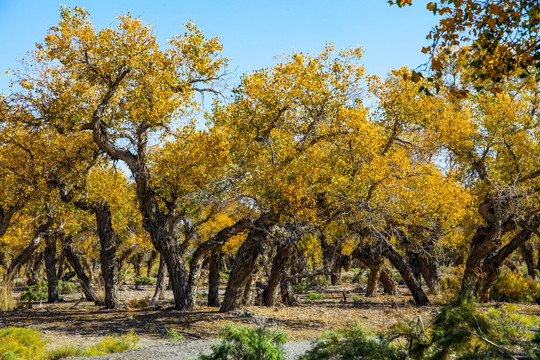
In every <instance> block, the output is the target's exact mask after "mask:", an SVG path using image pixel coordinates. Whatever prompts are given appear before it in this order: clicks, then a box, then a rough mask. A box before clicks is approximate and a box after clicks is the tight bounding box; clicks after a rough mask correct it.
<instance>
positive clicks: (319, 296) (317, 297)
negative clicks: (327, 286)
mask: <svg viewBox="0 0 540 360" xmlns="http://www.w3.org/2000/svg"><path fill="white" fill-rule="evenodd" d="M307 299H308V300H322V299H324V295H323V294H318V293H309V295H308V296H307Z"/></svg>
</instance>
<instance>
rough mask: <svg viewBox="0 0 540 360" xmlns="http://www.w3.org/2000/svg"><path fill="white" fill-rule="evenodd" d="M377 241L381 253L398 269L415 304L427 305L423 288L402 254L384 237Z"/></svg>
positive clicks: (427, 300)
mask: <svg viewBox="0 0 540 360" xmlns="http://www.w3.org/2000/svg"><path fill="white" fill-rule="evenodd" d="M379 242H380V244H379V245H377V246H381V251H382V255H384V256H385V257H386V258H387V259H388V260H390V262H391V263H392V265H393V266H394V267H395V268H396V269H397V271H399V273H400V275H401V277H402V278H403V281H404V282H405V285H407V288H409V290H410V291H411V294H412V296H413V298H414V302H415V303H416V305H429V299H428V297H427V296H426V294H425V293H424V290H422V287H421V286H420V284H419V283H418V282H417V281H416V279H415V277H414V276H413V272H412V269H411V267H410V266H409V264H407V262H406V261H405V259H403V256H401V254H400V253H399V252H397V250H396V249H394V246H393V245H392V244H390V243H389V242H388V241H387V240H386V239H380V240H379Z"/></svg>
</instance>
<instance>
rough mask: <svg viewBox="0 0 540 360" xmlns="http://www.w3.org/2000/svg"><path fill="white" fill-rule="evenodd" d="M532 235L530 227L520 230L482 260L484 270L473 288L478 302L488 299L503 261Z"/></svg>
mask: <svg viewBox="0 0 540 360" xmlns="http://www.w3.org/2000/svg"><path fill="white" fill-rule="evenodd" d="M532 235H533V231H532V230H531V229H530V228H527V229H522V230H520V231H519V232H518V233H517V234H516V235H515V236H514V237H513V238H512V240H511V241H510V242H509V243H508V244H506V245H505V246H504V247H503V248H502V249H500V250H499V251H497V252H496V253H495V254H493V255H491V256H488V257H487V258H486V259H485V260H484V264H483V270H484V272H483V274H482V276H481V277H480V278H479V279H477V282H476V289H475V290H476V295H477V298H478V300H479V301H480V302H487V301H489V289H490V288H491V286H492V285H493V284H494V283H495V281H496V280H497V278H498V277H499V275H500V274H501V268H502V266H503V264H504V262H505V261H506V259H507V258H508V257H509V256H510V255H511V254H512V253H513V252H514V251H516V250H517V249H518V248H519V247H520V246H522V245H523V244H525V243H526V242H527V241H529V239H530V238H531V237H532Z"/></svg>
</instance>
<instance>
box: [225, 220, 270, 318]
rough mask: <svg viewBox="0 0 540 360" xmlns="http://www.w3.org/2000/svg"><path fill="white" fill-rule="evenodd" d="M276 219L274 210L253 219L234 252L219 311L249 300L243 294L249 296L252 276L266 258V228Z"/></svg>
mask: <svg viewBox="0 0 540 360" xmlns="http://www.w3.org/2000/svg"><path fill="white" fill-rule="evenodd" d="M278 221H279V214H277V213H274V212H267V213H263V214H262V215H261V216H260V217H259V219H257V220H256V221H255V223H254V225H253V227H252V229H251V230H250V232H249V234H248V236H247V238H246V240H245V241H244V243H243V244H242V245H241V246H240V249H238V252H237V254H236V259H235V262H234V266H233V269H232V271H231V275H230V276H229V281H228V282H227V288H226V290H225V296H224V298H223V303H222V304H221V308H220V311H221V312H227V311H231V310H235V309H237V308H239V307H240V306H242V305H243V304H244V303H246V301H249V300H250V299H246V298H244V296H246V295H247V296H250V294H249V290H250V288H251V286H252V285H251V283H254V280H253V276H254V275H255V274H257V273H258V272H259V271H260V269H261V268H262V267H263V266H264V264H265V262H266V260H267V259H266V255H267V254H268V252H269V251H270V250H271V246H270V243H271V241H270V239H269V236H268V230H269V229H270V228H271V227H272V226H274V225H275V224H277V222H278Z"/></svg>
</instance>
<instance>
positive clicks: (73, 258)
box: [65, 242, 98, 303]
mask: <svg viewBox="0 0 540 360" xmlns="http://www.w3.org/2000/svg"><path fill="white" fill-rule="evenodd" d="M65 252H66V259H67V261H68V262H69V263H70V264H71V267H72V268H73V271H75V273H76V274H77V278H79V282H80V284H81V288H82V291H83V293H84V295H85V297H86V300H88V301H93V302H95V303H98V297H97V295H96V292H95V291H94V288H93V287H92V284H91V283H90V279H89V278H88V276H86V273H85V272H84V269H83V267H82V266H81V262H80V261H79V258H78V257H77V255H75V252H74V251H73V249H72V247H71V244H70V243H69V242H68V243H66V245H65Z"/></svg>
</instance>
